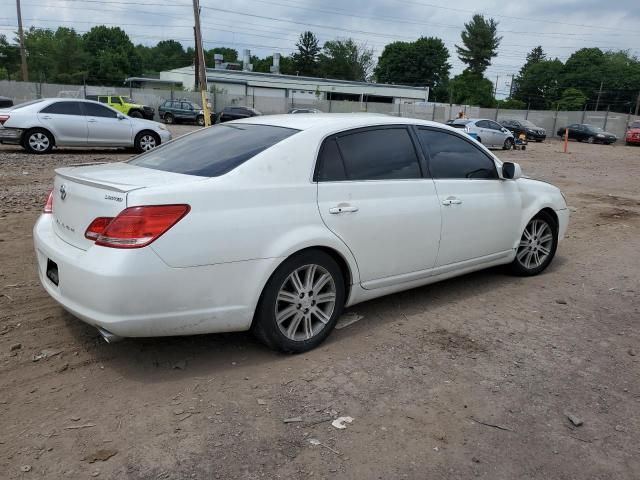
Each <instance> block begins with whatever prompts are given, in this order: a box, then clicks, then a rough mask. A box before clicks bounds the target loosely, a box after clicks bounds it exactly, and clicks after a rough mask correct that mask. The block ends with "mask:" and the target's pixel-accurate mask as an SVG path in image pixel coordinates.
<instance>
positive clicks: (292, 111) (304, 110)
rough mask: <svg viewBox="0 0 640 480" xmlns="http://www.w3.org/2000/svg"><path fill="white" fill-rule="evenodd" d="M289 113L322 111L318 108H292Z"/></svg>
mask: <svg viewBox="0 0 640 480" xmlns="http://www.w3.org/2000/svg"><path fill="white" fill-rule="evenodd" d="M287 113H322V111H321V110H318V109H317V108H292V109H291V110H289V111H288V112H287Z"/></svg>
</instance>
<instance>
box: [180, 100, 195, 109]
mask: <svg viewBox="0 0 640 480" xmlns="http://www.w3.org/2000/svg"><path fill="white" fill-rule="evenodd" d="M182 109H183V110H193V107H192V106H191V104H190V103H185V102H182Z"/></svg>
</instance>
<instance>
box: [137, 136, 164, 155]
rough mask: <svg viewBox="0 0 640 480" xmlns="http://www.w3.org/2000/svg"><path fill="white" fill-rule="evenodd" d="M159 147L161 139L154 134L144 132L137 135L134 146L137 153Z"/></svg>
mask: <svg viewBox="0 0 640 480" xmlns="http://www.w3.org/2000/svg"><path fill="white" fill-rule="evenodd" d="M158 145H160V137H159V136H158V135H157V134H155V133H153V132H150V131H144V132H140V133H139V134H138V135H136V139H135V141H134V145H133V146H134V148H135V149H136V151H137V152H139V153H142V152H148V151H149V150H153V149H154V148H156V147H157V146H158Z"/></svg>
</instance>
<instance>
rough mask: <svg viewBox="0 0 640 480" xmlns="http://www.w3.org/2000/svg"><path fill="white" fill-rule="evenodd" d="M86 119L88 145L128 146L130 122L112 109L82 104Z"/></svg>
mask: <svg viewBox="0 0 640 480" xmlns="http://www.w3.org/2000/svg"><path fill="white" fill-rule="evenodd" d="M82 107H83V110H84V114H85V116H86V118H87V125H88V130H89V131H88V137H87V142H88V144H89V145H105V146H106V145H108V146H114V147H116V146H129V145H132V143H133V139H132V138H131V135H132V127H131V120H130V119H129V117H127V116H125V115H122V114H120V113H118V112H116V111H115V110H113V109H112V108H109V107H106V106H104V105H99V104H97V103H90V102H85V103H82Z"/></svg>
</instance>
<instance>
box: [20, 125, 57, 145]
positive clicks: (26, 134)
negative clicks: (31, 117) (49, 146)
mask: <svg viewBox="0 0 640 480" xmlns="http://www.w3.org/2000/svg"><path fill="white" fill-rule="evenodd" d="M34 130H44V131H45V132H47V133H48V134H49V135H51V138H52V139H53V146H56V145H57V143H58V142H57V140H56V136H55V134H54V133H53V132H52V131H51V130H50V129H48V128H45V127H42V126H40V125H34V126H32V127H29V128H27V129H25V131H24V133H23V134H22V138H21V139H20V143H22V144H24V142H26V141H27V137H28V135H29V133H31V132H33V131H34Z"/></svg>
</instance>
